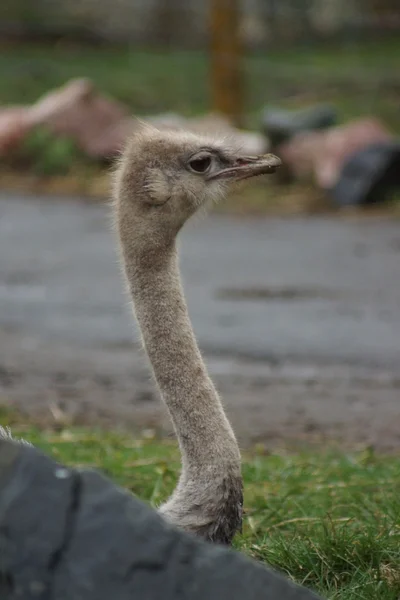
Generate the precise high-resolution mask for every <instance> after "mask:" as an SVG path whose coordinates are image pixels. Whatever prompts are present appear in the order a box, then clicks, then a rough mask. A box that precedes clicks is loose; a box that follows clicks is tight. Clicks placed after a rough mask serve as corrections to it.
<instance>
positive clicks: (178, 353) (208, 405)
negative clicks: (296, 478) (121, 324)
mask: <svg viewBox="0 0 400 600" xmlns="http://www.w3.org/2000/svg"><path fill="white" fill-rule="evenodd" d="M124 258H125V267H126V273H127V277H128V281H129V285H130V290H131V294H132V298H133V301H134V307H135V313H136V317H137V319H138V322H139V325H140V329H141V333H142V336H143V342H144V346H145V349H146V352H147V354H148V356H149V359H150V362H151V364H152V367H153V370H154V374H155V378H156V380H157V383H158V386H159V388H160V391H161V394H162V397H163V399H164V401H165V403H166V405H167V407H168V409H169V412H170V414H171V417H172V421H173V424H174V427H175V430H176V434H177V437H178V441H179V445H180V449H181V453H182V467H183V474H184V473H186V472H187V471H190V472H192V473H193V472H195V473H196V476H197V477H198V476H199V475H200V474H201V471H203V470H204V468H205V467H206V466H211V465H213V466H214V468H215V466H216V465H217V464H218V465H221V467H222V468H224V467H226V465H227V463H228V464H232V463H233V464H235V466H237V465H240V457H239V450H238V447H237V443H236V440H235V436H234V434H233V432H232V429H231V427H230V425H229V422H228V420H227V418H226V416H225V414H224V411H223V408H222V405H221V402H220V399H219V397H218V394H217V391H216V389H215V387H214V386H213V383H212V381H211V379H210V378H209V376H208V374H207V369H206V367H205V364H204V362H203V359H202V357H201V354H200V351H199V348H198V345H197V343H196V340H195V336H194V333H193V330H192V328H191V324H190V320H189V316H188V311H187V306H186V302H185V298H184V295H183V290H182V286H181V282H180V277H179V268H178V258H177V252H176V248H175V244H174V245H173V246H172V247H171V248H169V249H168V250H167V251H165V253H163V254H162V256H161V257H160V256H159V257H158V260H157V261H154V262H152V263H149V262H146V264H145V265H141V264H140V263H139V264H138V263H137V262H136V260H135V257H134V256H129V253H128V255H127V254H126V249H124ZM238 470H239V471H240V467H239V468H238ZM187 474H188V473H187Z"/></svg>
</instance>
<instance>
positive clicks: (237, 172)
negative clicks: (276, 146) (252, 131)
mask: <svg viewBox="0 0 400 600" xmlns="http://www.w3.org/2000/svg"><path fill="white" fill-rule="evenodd" d="M281 164H282V161H281V159H280V158H278V157H277V156H275V155H274V154H264V155H263V156H238V157H237V158H236V159H235V161H234V162H233V164H232V165H231V166H229V167H226V168H224V169H220V170H219V171H217V172H216V173H213V174H212V175H210V176H209V177H208V179H209V180H212V179H231V180H232V181H240V180H241V179H248V178H249V177H255V176H256V175H268V174H269V173H275V171H276V169H277V168H278V167H280V166H281Z"/></svg>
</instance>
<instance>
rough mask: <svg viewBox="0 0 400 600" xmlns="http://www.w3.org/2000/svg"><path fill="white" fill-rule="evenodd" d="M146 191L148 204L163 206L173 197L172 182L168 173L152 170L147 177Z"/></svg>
mask: <svg viewBox="0 0 400 600" xmlns="http://www.w3.org/2000/svg"><path fill="white" fill-rule="evenodd" d="M144 187H145V190H146V192H147V194H146V196H147V202H148V204H151V205H154V206H161V205H162V204H165V203H166V202H168V200H169V199H170V197H171V181H170V178H169V177H168V175H167V174H166V173H164V172H163V171H160V170H158V169H151V170H150V171H149V173H148V175H147V177H146V180H145V184H144Z"/></svg>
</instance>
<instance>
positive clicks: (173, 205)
mask: <svg viewBox="0 0 400 600" xmlns="http://www.w3.org/2000/svg"><path fill="white" fill-rule="evenodd" d="M279 165H280V160H279V159H278V158H277V157H275V156H273V155H271V154H269V155H265V156H261V157H254V156H251V157H249V156H242V155H241V154H240V153H239V152H237V151H236V150H234V149H233V148H231V147H230V146H229V145H228V144H227V143H225V142H223V141H219V142H216V141H214V140H212V139H208V138H205V137H200V136H198V135H195V134H193V133H188V132H183V131H172V130H163V131H160V130H158V129H156V128H154V127H153V126H144V127H143V128H142V129H141V131H139V132H138V133H136V135H135V136H134V137H133V138H132V139H131V140H130V141H129V142H128V144H127V146H126V148H125V150H124V152H123V154H122V156H121V159H120V161H119V164H118V165H117V168H116V172H115V177H114V184H113V199H114V214H115V222H116V227H117V231H118V237H119V242H120V252H121V257H122V264H123V267H124V272H125V275H126V280H127V284H128V288H129V291H130V293H131V296H132V300H133V307H134V312H135V314H136V318H137V321H138V324H139V327H140V330H141V335H142V341H143V345H144V348H145V351H146V353H147V355H148V358H149V361H150V363H151V366H152V369H153V373H154V376H155V379H156V382H157V385H158V387H159V390H160V393H161V396H162V398H163V400H164V402H165V404H166V406H167V408H168V410H169V413H170V416H171V419H172V422H173V425H174V429H175V432H176V435H177V438H178V442H179V447H180V452H181V462H182V468H181V474H180V478H179V481H178V484H177V486H176V489H175V491H174V492H173V494H172V496H171V497H170V499H169V500H168V501H167V502H166V503H165V504H163V505H162V506H161V507H160V508H159V511H160V512H161V513H162V514H163V515H164V517H165V518H166V519H167V520H169V521H170V522H172V523H174V524H175V525H177V526H179V527H181V528H183V529H185V530H186V531H189V532H192V533H194V534H196V535H198V536H200V537H202V538H204V539H206V540H208V541H213V542H218V543H223V544H230V543H231V541H232V539H233V536H234V535H235V533H236V532H237V531H238V530H239V529H240V528H241V521H242V504H243V491H242V488H243V486H242V477H241V458H240V451H239V447H238V444H237V441H236V438H235V435H234V433H233V431H232V428H231V426H230V424H229V421H228V419H227V417H226V415H225V413H224V410H223V407H222V404H221V401H220V399H219V396H218V393H217V391H216V389H215V387H214V386H213V383H212V381H211V379H210V377H209V376H208V373H207V369H206V366H205V364H204V362H203V360H202V356H201V354H200V351H199V348H198V345H197V343H196V339H195V335H194V333H193V330H192V327H191V324H190V320H189V316H188V311H187V306H186V302H185V298H184V294H183V290H182V286H181V282H180V275H179V267H178V256H177V247H176V237H177V234H178V232H179V230H180V229H181V227H182V226H183V225H184V223H185V221H187V220H188V219H189V218H190V217H191V216H192V215H193V214H194V213H195V212H196V211H198V210H199V209H200V208H201V207H203V206H205V205H206V204H207V203H209V201H213V200H216V199H219V198H221V197H223V196H224V195H225V193H226V192H227V189H228V187H229V184H230V183H231V182H236V181H238V180H242V179H246V178H249V177H253V176H255V175H261V174H264V173H272V172H274V171H275V169H276V168H277V167H278V166H279Z"/></svg>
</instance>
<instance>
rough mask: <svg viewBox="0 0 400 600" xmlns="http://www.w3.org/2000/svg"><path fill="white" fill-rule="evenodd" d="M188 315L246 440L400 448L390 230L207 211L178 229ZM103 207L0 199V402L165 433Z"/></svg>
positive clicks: (397, 247) (397, 281)
mask: <svg viewBox="0 0 400 600" xmlns="http://www.w3.org/2000/svg"><path fill="white" fill-rule="evenodd" d="M181 255H182V270H183V277H184V283H185V289H186V292H187V296H188V303H189V309H190V313H191V316H192V319H193V323H194V327H195V330H196V333H197V335H198V339H199V342H200V344H201V346H202V348H203V350H204V352H205V355H206V358H207V361H208V364H209V366H210V370H211V372H212V375H213V377H214V379H215V380H216V382H217V384H218V387H219V389H220V391H221V393H222V394H223V397H224V401H225V405H226V407H227V410H228V411H229V414H230V416H231V418H232V421H233V423H234V426H235V428H236V430H237V431H238V434H239V438H240V440H241V441H242V443H243V444H247V443H250V442H254V441H263V442H266V443H267V444H269V445H273V444H275V443H276V442H279V443H280V442H282V441H284V442H285V443H289V444H290V443H291V442H296V441H303V440H307V441H309V440H314V439H315V440H320V439H321V438H333V439H339V440H341V441H343V442H345V443H347V444H349V445H354V444H358V443H363V444H364V443H368V444H372V445H374V446H377V447H379V448H381V449H393V448H396V447H398V445H399V443H400V375H399V366H400V228H399V223H398V222H396V221H390V220H384V219H380V220H371V219H369V220H366V219H363V220H353V221H344V220H339V219H337V220H334V219H287V220H285V219H283V220H279V219H257V220H256V219H237V218H227V217H215V216H213V217H209V218H207V219H204V220H197V221H194V222H193V223H191V224H189V226H188V227H187V228H186V229H185V231H184V232H183V235H182V244H181ZM122 287H123V286H122V283H121V276H120V273H119V269H118V265H117V261H116V256H115V252H114V239H113V234H112V232H111V227H110V221H109V218H108V210H107V208H106V207H104V206H100V205H91V204H86V203H82V202H79V201H75V200H73V199H71V200H68V201H61V200H58V199H40V198H34V197H30V198H23V197H17V196H5V195H3V196H0V400H1V402H2V403H5V404H13V405H16V406H18V407H19V408H22V409H23V410H24V411H27V412H29V414H30V415H31V416H32V417H34V418H36V419H40V420H51V419H54V417H56V418H64V417H65V419H66V420H72V421H77V422H88V421H90V422H93V421H96V422H99V421H100V422H103V421H104V422H105V423H107V424H113V425H116V424H122V425H124V426H128V427H140V428H142V427H146V428H156V429H158V428H161V429H163V430H165V431H170V427H169V422H168V418H167V416H166V414H165V411H164V409H163V408H162V406H161V404H160V402H159V399H158V397H157V394H156V392H155V391H154V386H153V385H152V382H151V380H150V377H149V371H148V368H147V364H146V361H145V359H144V357H143V355H142V352H141V350H140V348H139V347H138V345H137V332H136V330H135V328H134V326H133V325H132V317H131V314H130V309H129V305H128V302H127V297H126V296H124V294H123V293H122Z"/></svg>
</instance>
